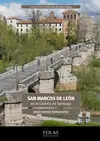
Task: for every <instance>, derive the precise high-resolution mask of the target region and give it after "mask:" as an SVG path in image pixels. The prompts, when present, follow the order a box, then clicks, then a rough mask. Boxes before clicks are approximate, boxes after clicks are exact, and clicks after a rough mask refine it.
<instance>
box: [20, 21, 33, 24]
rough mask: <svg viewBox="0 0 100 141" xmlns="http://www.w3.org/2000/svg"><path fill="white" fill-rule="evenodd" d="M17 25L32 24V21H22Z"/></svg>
mask: <svg viewBox="0 0 100 141" xmlns="http://www.w3.org/2000/svg"><path fill="white" fill-rule="evenodd" d="M17 24H32V21H31V20H21V21H19V22H18V23H17Z"/></svg>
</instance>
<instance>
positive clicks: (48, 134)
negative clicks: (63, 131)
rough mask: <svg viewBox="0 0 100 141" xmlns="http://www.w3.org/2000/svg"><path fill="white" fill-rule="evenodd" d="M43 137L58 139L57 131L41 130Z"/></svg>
mask: <svg viewBox="0 0 100 141" xmlns="http://www.w3.org/2000/svg"><path fill="white" fill-rule="evenodd" d="M43 137H59V131H58V130H56V131H50V130H43Z"/></svg>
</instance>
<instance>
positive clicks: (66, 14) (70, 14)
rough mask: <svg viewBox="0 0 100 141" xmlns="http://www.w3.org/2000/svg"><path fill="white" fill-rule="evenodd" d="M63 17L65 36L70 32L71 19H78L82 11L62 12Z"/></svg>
mask: <svg viewBox="0 0 100 141" xmlns="http://www.w3.org/2000/svg"><path fill="white" fill-rule="evenodd" d="M62 14H63V18H62V32H63V33H64V35H65V36H67V34H68V22H69V21H75V22H77V21H78V18H79V16H80V13H79V12H77V11H74V10H67V11H65V12H63V13H62Z"/></svg>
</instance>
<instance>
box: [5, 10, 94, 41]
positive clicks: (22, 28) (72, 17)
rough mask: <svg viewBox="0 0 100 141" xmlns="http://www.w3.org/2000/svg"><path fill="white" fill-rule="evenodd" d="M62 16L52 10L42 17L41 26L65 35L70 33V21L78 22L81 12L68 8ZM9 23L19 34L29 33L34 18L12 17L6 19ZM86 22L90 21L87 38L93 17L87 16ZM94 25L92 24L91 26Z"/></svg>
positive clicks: (39, 22)
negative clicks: (57, 15)
mask: <svg viewBox="0 0 100 141" xmlns="http://www.w3.org/2000/svg"><path fill="white" fill-rule="evenodd" d="M62 16H63V17H62V18H59V17H56V16H55V15H54V12H53V11H52V12H50V14H49V16H48V17H45V18H42V19H40V20H39V21H38V24H39V26H40V27H42V29H43V30H45V29H46V28H48V29H49V30H51V29H53V31H54V32H55V31H56V32H57V33H64V35H65V36H67V34H68V22H69V21H75V22H76V23H77V22H78V19H79V18H80V13H79V12H77V11H74V10H67V11H65V12H63V13H62ZM6 21H7V24H8V25H12V27H14V29H15V31H16V32H18V33H19V34H24V33H28V32H29V31H30V29H31V28H32V26H33V24H32V20H22V19H20V18H17V17H10V18H7V19H6ZM86 22H87V23H88V31H89V32H88V34H87V35H86V36H87V38H90V37H89V36H90V34H91V33H90V31H91V30H92V29H91V28H90V26H89V25H92V18H87V19H86ZM91 27H92V26H91Z"/></svg>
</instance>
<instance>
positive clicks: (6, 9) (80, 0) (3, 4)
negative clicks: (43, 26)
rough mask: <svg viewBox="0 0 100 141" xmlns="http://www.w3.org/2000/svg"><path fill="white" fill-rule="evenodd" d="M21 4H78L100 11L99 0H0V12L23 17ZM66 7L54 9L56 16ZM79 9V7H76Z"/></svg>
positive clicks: (93, 10) (6, 15) (84, 7)
mask: <svg viewBox="0 0 100 141" xmlns="http://www.w3.org/2000/svg"><path fill="white" fill-rule="evenodd" d="M21 4H80V5H81V10H82V9H89V11H90V12H97V11H100V0H0V14H1V15H3V16H5V17H7V18H8V17H12V16H16V17H25V16H26V14H25V11H24V10H23V9H21ZM65 10H68V9H59V10H54V12H55V14H56V15H57V16H61V13H62V12H63V11H65ZM78 10H80V9H78Z"/></svg>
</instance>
